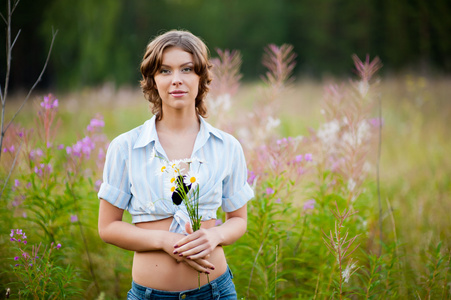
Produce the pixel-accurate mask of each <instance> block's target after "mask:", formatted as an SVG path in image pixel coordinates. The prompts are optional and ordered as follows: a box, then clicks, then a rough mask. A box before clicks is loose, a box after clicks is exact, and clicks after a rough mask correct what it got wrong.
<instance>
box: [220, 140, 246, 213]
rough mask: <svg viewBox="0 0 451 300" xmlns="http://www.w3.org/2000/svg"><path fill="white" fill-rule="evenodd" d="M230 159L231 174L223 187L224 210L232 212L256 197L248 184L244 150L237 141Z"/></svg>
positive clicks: (226, 178)
mask: <svg viewBox="0 0 451 300" xmlns="http://www.w3.org/2000/svg"><path fill="white" fill-rule="evenodd" d="M231 154H232V156H231V157H230V159H229V161H230V163H231V164H230V169H229V174H228V175H227V176H226V177H225V178H224V181H223V185H222V188H223V189H222V191H223V193H222V210H223V211H225V212H232V211H235V210H237V209H239V208H241V207H243V206H244V205H245V204H246V203H247V202H248V201H249V200H250V199H252V198H253V197H254V192H253V190H252V188H251V187H250V186H249V184H248V182H247V166H246V159H245V157H244V153H243V149H242V147H241V145H240V143H239V142H238V141H237V140H235V143H234V146H233V150H232V151H231Z"/></svg>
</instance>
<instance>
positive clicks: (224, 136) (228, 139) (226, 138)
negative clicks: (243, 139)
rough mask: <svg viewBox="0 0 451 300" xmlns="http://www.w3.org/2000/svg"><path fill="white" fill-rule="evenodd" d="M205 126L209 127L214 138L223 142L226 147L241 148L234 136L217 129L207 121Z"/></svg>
mask: <svg viewBox="0 0 451 300" xmlns="http://www.w3.org/2000/svg"><path fill="white" fill-rule="evenodd" d="M204 122H205V124H206V126H207V129H208V131H209V132H210V133H211V134H213V136H215V137H216V138H218V140H220V141H222V142H223V143H224V144H226V145H231V146H235V147H241V144H240V142H239V141H238V139H237V138H236V137H235V136H233V135H232V134H230V133H228V132H226V131H223V130H221V129H218V128H216V127H214V126H213V125H211V124H210V123H208V122H207V121H205V120H204Z"/></svg>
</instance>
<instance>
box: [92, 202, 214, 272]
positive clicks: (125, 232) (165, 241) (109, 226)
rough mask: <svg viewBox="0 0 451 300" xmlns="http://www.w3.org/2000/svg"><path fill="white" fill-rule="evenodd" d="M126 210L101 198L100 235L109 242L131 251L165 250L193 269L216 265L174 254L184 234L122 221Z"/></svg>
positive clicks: (205, 269)
mask: <svg viewBox="0 0 451 300" xmlns="http://www.w3.org/2000/svg"><path fill="white" fill-rule="evenodd" d="M123 213H124V210H122V209H120V208H117V207H116V206H114V205H112V204H111V203H109V202H108V201H106V200H103V199H101V200H100V207H99V224H98V227H99V235H100V238H101V239H102V240H103V241H104V242H106V243H108V244H113V245H115V246H118V247H120V248H123V249H126V250H131V251H138V252H141V251H153V250H163V251H165V252H166V253H168V254H169V255H170V256H171V257H173V258H174V259H175V260H177V261H179V262H180V261H184V262H186V263H188V264H189V265H190V266H191V267H192V268H193V269H195V270H197V271H200V272H206V273H207V272H208V269H214V266H213V265H212V264H211V263H210V262H208V261H207V260H205V259H195V260H193V261H192V260H186V259H183V258H182V257H180V256H178V255H175V254H173V251H174V248H173V245H174V243H176V242H177V241H178V240H180V239H181V238H182V237H183V235H182V234H178V233H174V232H169V231H165V230H148V229H143V228H139V227H136V226H134V225H131V224H129V223H127V222H123V221H122V216H123Z"/></svg>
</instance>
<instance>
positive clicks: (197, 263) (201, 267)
mask: <svg viewBox="0 0 451 300" xmlns="http://www.w3.org/2000/svg"><path fill="white" fill-rule="evenodd" d="M177 238H178V237H177ZM174 242H175V241H174V239H168V241H167V242H165V244H164V246H163V250H164V251H165V252H166V253H168V254H169V255H170V256H171V257H173V258H174V259H175V260H176V261H177V262H179V263H186V264H187V265H189V266H190V267H191V268H193V269H194V270H196V271H198V272H202V273H206V274H210V270H214V269H215V266H214V265H213V264H212V263H210V262H209V261H208V260H206V259H205V258H203V257H201V258H191V259H188V258H185V257H183V256H180V255H179V254H178V253H174V247H173V245H174Z"/></svg>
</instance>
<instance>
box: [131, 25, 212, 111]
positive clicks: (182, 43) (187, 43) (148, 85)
mask: <svg viewBox="0 0 451 300" xmlns="http://www.w3.org/2000/svg"><path fill="white" fill-rule="evenodd" d="M169 47H178V48H180V49H182V50H184V51H186V52H188V53H191V54H192V55H193V58H194V72H195V73H196V74H197V75H198V76H199V77H200V78H199V91H198V94H197V97H196V104H195V105H196V111H197V113H198V114H199V115H201V116H202V117H206V115H207V107H206V106H205V102H204V100H205V97H206V96H207V93H208V91H209V84H210V82H211V80H212V73H211V71H210V69H211V68H212V64H211V63H210V59H209V54H210V53H209V50H208V48H207V46H206V45H205V43H204V42H203V41H202V40H201V39H200V38H198V37H197V36H195V35H194V34H192V33H191V32H189V31H183V30H171V31H168V32H166V33H163V34H161V35H159V36H157V37H156V38H154V39H153V40H152V41H151V42H150V43H149V44H148V45H147V48H146V52H145V54H144V57H143V60H142V62H141V74H142V76H143V78H142V80H141V81H140V84H141V88H142V91H143V93H144V97H145V98H146V99H147V100H148V101H149V102H150V103H151V109H152V113H153V114H154V115H156V117H157V120H161V118H162V116H163V111H162V100H161V97H160V95H159V94H158V90H157V87H156V84H155V80H154V76H155V74H156V73H157V72H158V71H159V70H160V67H161V64H162V60H163V52H164V50H165V49H167V48H169Z"/></svg>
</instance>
